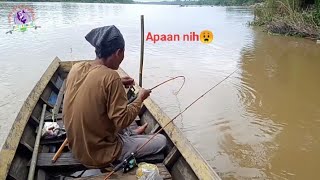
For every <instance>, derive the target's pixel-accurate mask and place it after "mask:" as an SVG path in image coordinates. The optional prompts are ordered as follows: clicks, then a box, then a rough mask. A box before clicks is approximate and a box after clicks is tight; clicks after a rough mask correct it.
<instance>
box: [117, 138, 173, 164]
mask: <svg viewBox="0 0 320 180" xmlns="http://www.w3.org/2000/svg"><path fill="white" fill-rule="evenodd" d="M151 137H152V135H134V136H123V135H120V138H121V141H122V143H123V147H122V152H121V155H120V157H119V159H118V160H120V161H123V160H124V159H125V158H126V157H128V156H130V154H131V153H132V152H136V150H138V148H139V147H141V146H142V145H143V144H144V143H145V142H147V141H148V140H149V139H150V138H151ZM166 144H167V139H166V137H165V136H164V135H162V134H158V135H156V136H155V137H154V138H153V139H152V140H151V141H150V142H148V144H146V145H145V146H144V147H143V148H142V149H141V150H140V151H139V152H137V154H136V158H140V157H143V156H147V155H151V154H157V153H159V152H160V151H161V150H163V149H164V148H165V147H166Z"/></svg>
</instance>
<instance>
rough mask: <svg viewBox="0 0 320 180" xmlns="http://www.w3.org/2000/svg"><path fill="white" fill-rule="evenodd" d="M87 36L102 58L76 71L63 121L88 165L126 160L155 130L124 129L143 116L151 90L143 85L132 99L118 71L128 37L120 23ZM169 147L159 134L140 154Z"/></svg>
mask: <svg viewBox="0 0 320 180" xmlns="http://www.w3.org/2000/svg"><path fill="white" fill-rule="evenodd" d="M85 38H86V40H87V41H88V42H89V43H90V44H91V45H92V46H94V47H95V53H96V59H95V60H94V61H92V62H81V63H77V64H75V65H74V66H73V67H72V69H71V70H70V72H69V74H68V77H67V81H66V91H65V95H64V101H63V120H64V124H65V128H66V132H67V138H68V143H69V148H70V149H71V151H72V153H73V155H74V156H75V158H76V159H78V160H79V161H80V162H81V163H82V164H83V165H85V166H87V167H89V168H101V167H105V166H107V165H109V164H110V163H112V162H114V161H116V160H120V161H122V160H123V159H124V158H126V157H127V156H128V155H130V153H132V152H134V151H135V150H137V149H138V148H139V147H140V146H141V145H142V144H143V143H145V142H146V141H147V140H148V139H149V138H150V135H139V134H134V135H130V136H129V135H125V134H121V133H120V132H121V131H122V130H123V129H125V128H127V127H129V126H130V124H131V123H132V122H133V121H134V120H135V118H136V117H137V115H138V113H139V111H140V108H141V106H142V102H143V101H144V100H145V99H146V98H148V96H149V95H150V92H151V91H150V90H146V89H141V90H140V92H139V94H138V97H137V98H136V99H135V100H134V101H133V102H132V103H130V104H128V99H127V95H126V92H125V89H124V87H123V86H124V85H131V84H132V83H133V80H132V79H131V78H128V77H127V78H126V79H121V78H120V76H119V74H118V73H117V72H116V71H115V70H117V69H118V68H119V66H120V64H121V62H122V60H123V58H124V47H125V43H124V39H123V36H122V34H121V33H120V31H119V30H118V29H117V28H116V27H115V26H114V25H112V26H105V27H100V28H96V29H93V30H91V31H90V32H89V33H88V34H87V35H86V37H85ZM165 146H166V138H165V137H164V136H163V135H161V134H159V135H157V136H156V137H155V138H154V139H153V140H152V141H150V142H149V143H148V144H147V145H146V146H145V147H144V148H143V149H142V150H141V151H140V152H138V153H137V154H136V157H138V158H139V157H142V156H145V155H149V154H156V153H158V152H160V151H161V150H162V149H164V147H165Z"/></svg>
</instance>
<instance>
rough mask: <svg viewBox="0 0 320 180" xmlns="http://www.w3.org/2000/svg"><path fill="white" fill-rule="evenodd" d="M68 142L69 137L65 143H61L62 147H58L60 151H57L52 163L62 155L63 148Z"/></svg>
mask: <svg viewBox="0 0 320 180" xmlns="http://www.w3.org/2000/svg"><path fill="white" fill-rule="evenodd" d="M67 143H68V139H67V138H66V139H65V140H64V141H63V143H62V144H61V146H60V148H59V149H58V151H57V152H56V154H55V155H54V156H53V158H52V160H51V161H52V163H55V162H56V161H57V159H58V158H59V157H60V155H61V153H62V150H63V148H64V147H65V146H66V145H67Z"/></svg>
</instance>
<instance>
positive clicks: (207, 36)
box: [200, 30, 213, 44]
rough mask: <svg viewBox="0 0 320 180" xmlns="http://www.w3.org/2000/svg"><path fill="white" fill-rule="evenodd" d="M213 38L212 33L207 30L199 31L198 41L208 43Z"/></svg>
mask: <svg viewBox="0 0 320 180" xmlns="http://www.w3.org/2000/svg"><path fill="white" fill-rule="evenodd" d="M212 40H213V34H212V32H211V31H209V30H204V31H202V32H201V33H200V41H201V42H202V43H204V44H209V43H211V42H212Z"/></svg>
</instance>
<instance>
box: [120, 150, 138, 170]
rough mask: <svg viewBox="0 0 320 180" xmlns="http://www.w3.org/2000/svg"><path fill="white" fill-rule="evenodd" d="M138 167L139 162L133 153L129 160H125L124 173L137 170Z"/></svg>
mask: <svg viewBox="0 0 320 180" xmlns="http://www.w3.org/2000/svg"><path fill="white" fill-rule="evenodd" d="M136 166H138V165H137V161H136V158H135V157H134V153H131V155H130V156H129V158H127V159H125V160H124V161H123V165H122V168H123V173H127V172H129V171H130V170H132V169H133V168H135V167H136Z"/></svg>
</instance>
